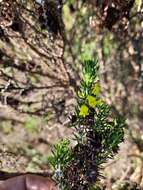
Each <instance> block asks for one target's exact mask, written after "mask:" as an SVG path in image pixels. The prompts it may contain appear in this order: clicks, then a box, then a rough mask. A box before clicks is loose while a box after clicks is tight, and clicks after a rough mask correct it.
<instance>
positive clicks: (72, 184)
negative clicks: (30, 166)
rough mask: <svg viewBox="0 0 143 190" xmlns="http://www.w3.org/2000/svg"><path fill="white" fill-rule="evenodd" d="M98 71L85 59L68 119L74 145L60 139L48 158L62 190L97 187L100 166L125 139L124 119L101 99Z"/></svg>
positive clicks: (94, 64)
mask: <svg viewBox="0 0 143 190" xmlns="http://www.w3.org/2000/svg"><path fill="white" fill-rule="evenodd" d="M98 70H99V65H98V62H97V61H95V60H85V62H84V65H83V80H82V81H81V86H80V89H79V91H78V92H77V107H76V109H75V115H73V116H72V118H71V127H73V128H74V129H75V132H74V140H75V141H76V145H75V146H74V147H73V148H70V147H69V144H70V142H69V141H68V140H62V141H61V142H60V143H59V144H57V145H55V147H54V150H53V156H51V157H50V158H49V161H50V163H51V165H52V167H53V168H54V170H55V179H56V180H57V181H58V183H59V184H60V188H61V189H99V188H95V187H94V184H95V183H96V182H97V180H98V178H99V176H100V173H99V170H100V165H101V164H102V163H105V162H106V161H107V160H108V159H109V158H112V157H113V156H114V154H115V153H117V152H118V149H119V144H120V143H121V142H122V141H123V140H124V130H123V129H124V127H125V121H124V119H123V118H115V117H113V116H112V114H111V111H110V107H109V106H108V105H107V104H106V103H105V102H104V101H103V100H102V99H101V97H100V85H99V79H98V75H97V73H98Z"/></svg>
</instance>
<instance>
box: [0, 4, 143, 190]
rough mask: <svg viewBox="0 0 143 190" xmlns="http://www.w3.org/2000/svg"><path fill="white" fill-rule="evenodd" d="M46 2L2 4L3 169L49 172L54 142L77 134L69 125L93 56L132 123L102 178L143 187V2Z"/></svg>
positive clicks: (105, 88)
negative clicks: (86, 64)
mask: <svg viewBox="0 0 143 190" xmlns="http://www.w3.org/2000/svg"><path fill="white" fill-rule="evenodd" d="M47 2H48V3H47V5H46V4H44V5H43V2H42V3H41V1H34V0H31V1H23V2H21V1H20V0H19V1H18V0H17V1H16V0H14V1H11V0H8V1H6V0H2V1H0V12H1V15H0V139H1V143H0V167H1V170H6V171H41V170H42V171H43V170H48V169H49V166H48V161H47V156H48V155H49V154H50V152H51V148H52V146H53V145H54V144H55V143H56V142H57V141H58V140H60V139H61V138H64V137H69V138H72V130H71V129H70V128H68V124H69V122H70V119H69V117H70V116H71V115H72V114H73V113H74V106H75V105H76V91H77V89H78V86H79V84H80V79H81V77H82V76H81V71H82V62H83V59H84V58H86V59H87V58H91V57H92V58H95V59H98V62H99V66H100V73H99V78H100V85H101V91H102V97H103V99H104V100H105V101H106V102H107V103H108V104H109V105H111V109H112V110H113V112H114V113H115V114H116V115H123V116H124V117H125V118H126V122H127V129H126V131H125V141H124V143H123V144H121V147H120V151H119V154H118V155H116V156H115V158H114V160H111V161H110V160H109V162H108V163H107V164H106V165H105V166H104V168H105V169H104V170H103V171H102V173H103V176H105V179H104V178H103V179H101V183H102V184H105V185H106V187H107V188H108V189H118V190H121V189H127V185H126V187H125V185H124V184H122V182H124V181H126V182H127V181H130V182H133V183H134V182H135V183H137V184H139V185H140V186H141V188H143V2H142V0H126V1H122V0H118V1H114V0H113V1H108V0H106V1H100V2H99V1H93V0H85V1H82V0H68V1H65V2H62V1H54V3H53V1H52V0H47ZM51 2H52V3H51ZM45 15H46V17H45Z"/></svg>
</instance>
